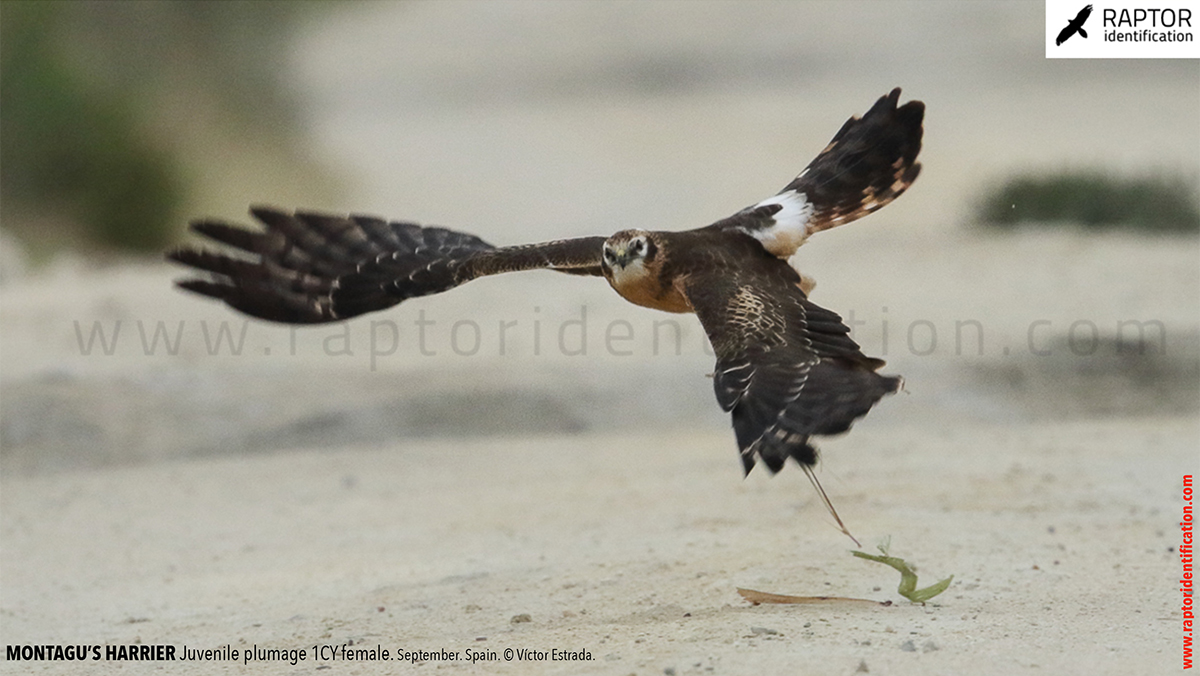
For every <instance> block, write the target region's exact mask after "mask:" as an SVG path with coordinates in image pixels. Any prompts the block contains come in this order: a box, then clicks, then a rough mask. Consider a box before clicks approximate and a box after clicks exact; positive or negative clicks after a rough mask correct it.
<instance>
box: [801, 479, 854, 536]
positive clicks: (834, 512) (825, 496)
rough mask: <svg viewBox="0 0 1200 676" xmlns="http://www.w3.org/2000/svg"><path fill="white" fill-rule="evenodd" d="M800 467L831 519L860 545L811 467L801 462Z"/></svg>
mask: <svg viewBox="0 0 1200 676" xmlns="http://www.w3.org/2000/svg"><path fill="white" fill-rule="evenodd" d="M800 467H801V469H803V470H804V473H805V474H806V475H808V480H809V481H811V482H812V485H813V488H815V489H817V495H819V496H821V502H823V503H825V509H828V510H829V513H830V514H832V515H833V520H834V521H837V525H838V527H839V528H841V529H842V532H843V533H845V534H846V537H848V538H850V539H851V540H853V541H854V544H855V545H856V546H859V547H861V546H862V545H861V544H859V542H858V539H857V538H855V537H854V536H853V535H851V534H850V529H848V528H846V524H845V523H842V517H840V516H838V513H837V510H836V509H834V508H833V503H832V502H830V500H829V495H828V494H826V493H825V489H824V488H822V487H821V482H820V481H817V475H816V474H815V473H814V472H813V470H812V467H810V466H808V465H805V464H801V465H800Z"/></svg>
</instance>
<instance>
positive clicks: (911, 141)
mask: <svg viewBox="0 0 1200 676" xmlns="http://www.w3.org/2000/svg"><path fill="white" fill-rule="evenodd" d="M899 100H900V89H899V88H896V89H893V90H892V91H891V92H890V93H889V94H888V95H887V96H884V97H882V98H880V99H879V100H878V101H876V102H875V105H873V106H871V109H870V110H868V111H867V112H866V114H865V115H863V116H862V117H861V118H859V117H857V116H856V117H852V118H850V119H849V120H847V121H846V123H845V124H844V125H842V128H841V129H840V130H838V133H837V134H835V135H834V137H833V140H831V141H830V142H829V145H827V146H825V149H824V150H822V151H821V152H820V154H818V155H817V157H816V158H815V159H813V161H812V162H810V163H809V165H808V167H806V168H805V169H804V171H802V172H800V175H799V176H797V177H796V178H795V179H794V180H793V181H792V182H791V183H789V184H787V186H786V187H784V189H783V190H781V191H780V192H779V194H777V195H775V196H773V197H770V198H768V199H765V200H763V201H762V202H759V203H758V204H755V205H753V206H751V207H748V208H746V209H743V210H742V211H740V212H738V213H737V214H734V215H733V216H731V217H729V218H727V219H725V220H723V221H718V222H717V223H716V224H714V225H715V226H717V227H721V228H729V229H736V230H739V231H741V232H745V233H746V234H748V235H751V236H753V237H755V238H756V239H758V240H759V241H760V242H762V244H763V246H764V247H765V248H766V249H767V250H768V251H770V252H771V253H773V254H775V255H776V256H779V257H780V258H788V257H790V256H791V255H792V254H794V253H795V252H796V248H797V247H799V246H800V245H801V244H803V243H804V240H805V239H807V238H808V236H809V235H811V234H813V233H814V232H820V231H822V230H828V229H829V228H832V227H836V226H838V225H842V224H843V223H849V222H850V221H853V220H855V219H857V218H861V217H863V216H866V215H867V214H869V213H871V212H873V211H875V210H877V209H879V208H881V207H883V206H884V205H886V204H888V203H889V202H891V201H892V200H894V199H896V198H897V197H899V196H900V195H901V194H903V193H904V191H905V190H907V189H908V186H910V185H912V182H913V181H915V180H916V178H917V175H918V174H919V173H920V172H921V165H920V164H918V163H917V155H918V154H919V153H920V152H921V137H922V135H923V133H924V132H923V127H922V122H923V120H924V118H925V104H924V103H922V102H920V101H909V102H908V103H906V104H904V105H903V106H897V103H898V102H899Z"/></svg>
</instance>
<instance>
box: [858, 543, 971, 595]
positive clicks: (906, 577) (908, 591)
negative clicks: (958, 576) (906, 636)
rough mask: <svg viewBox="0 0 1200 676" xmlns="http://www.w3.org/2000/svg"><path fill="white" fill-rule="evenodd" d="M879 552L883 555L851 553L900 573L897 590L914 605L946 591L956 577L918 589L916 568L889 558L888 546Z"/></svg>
mask: <svg viewBox="0 0 1200 676" xmlns="http://www.w3.org/2000/svg"><path fill="white" fill-rule="evenodd" d="M879 551H880V552H881V554H882V555H875V554H868V553H866V552H859V551H851V552H850V553H851V554H853V555H855V556H857V557H858V558H860V559H866V560H868V561H874V562H876V563H882V564H884V565H885V566H891V567H892V568H895V569H896V570H898V571H900V586H899V587H897V588H896V591H897V592H899V593H900V595H901V596H903V597H904V598H906V599H908V600H909V601H912V602H913V603H925V602H926V601H928V600H929V599H931V598H933V597H935V596H937V595H938V594H941V593H942V592H944V591H946V589H947V588H949V587H950V582H951V581H953V580H954V576H953V575H951V576H950V577H948V578H946V579H945V580H942V581H941V582H938V583H936V584H931V585H929V586H928V587H925V588H924V589H917V569H916V567H915V566H913V565H910V564H909V563H908V562H907V561H905V560H904V559H901V558H899V557H896V556H888V548H887V545H880V546H879Z"/></svg>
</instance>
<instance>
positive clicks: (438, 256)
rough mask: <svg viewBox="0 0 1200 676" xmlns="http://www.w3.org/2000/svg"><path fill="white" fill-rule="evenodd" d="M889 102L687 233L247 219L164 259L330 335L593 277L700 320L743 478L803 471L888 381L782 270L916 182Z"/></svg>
mask: <svg viewBox="0 0 1200 676" xmlns="http://www.w3.org/2000/svg"><path fill="white" fill-rule="evenodd" d="M899 96H900V90H899V89H896V90H893V91H892V92H891V93H889V94H888V95H887V96H884V97H882V98H880V99H879V100H878V101H877V102H876V103H875V105H874V106H872V107H871V109H870V110H869V111H867V113H866V114H865V115H864V116H863V117H862V118H861V119H860V118H857V117H855V118H851V119H850V120H848V121H847V122H846V123H845V124H844V125H843V126H842V128H841V129H840V130H839V131H838V133H837V134H836V135H835V136H834V137H833V140H832V141H830V143H829V145H828V146H826V148H825V149H824V150H822V151H821V153H820V154H819V155H817V157H816V158H815V159H814V160H813V161H812V162H811V163H810V164H809V165H808V167H807V168H806V169H805V170H804V171H802V172H801V173H800V175H799V176H797V177H796V179H795V180H793V181H792V182H791V183H789V184H788V185H787V186H785V187H784V189H783V190H782V191H781V192H780V193H779V194H777V195H775V196H774V197H771V198H768V199H766V200H763V201H762V202H760V203H758V204H755V205H752V206H750V207H747V208H746V209H743V210H742V211H739V212H738V213H736V214H734V215H732V216H730V217H728V218H725V219H722V220H720V221H717V222H716V223H713V224H712V225H709V226H707V227H704V228H699V229H696V230H689V231H684V232H666V231H644V230H623V231H621V232H618V233H617V234H615V235H613V236H612V237H609V238H604V237H584V238H579V239H569V240H560V241H555V242H547V243H542V244H529V245H523V246H513V247H495V246H493V245H491V244H488V243H487V242H485V241H483V240H481V239H479V238H478V237H476V236H474V235H469V234H466V233H461V232H456V231H453V230H447V229H444V228H431V227H420V226H418V225H415V224H412V223H403V222H392V223H389V222H386V221H383V220H380V219H377V218H370V217H365V216H350V217H339V216H329V215H325V214H318V213H313V212H304V211H297V212H294V213H286V212H283V211H280V210H276V209H270V208H265V207H256V208H254V209H251V214H252V215H253V216H254V217H255V218H256V219H257V220H258V221H260V222H261V223H262V224H263V225H264V226H265V229H264V230H259V231H251V230H246V229H243V228H240V227H236V226H232V225H229V224H226V223H223V222H220V221H210V220H202V221H197V222H194V223H193V224H192V229H193V230H194V231H195V232H197V233H199V234H201V235H204V236H205V237H208V238H209V239H212V240H215V241H217V242H220V243H222V244H225V245H227V246H228V247H231V249H232V251H231V252H230V253H215V252H211V251H207V250H202V249H193V248H184V249H180V250H178V251H175V252H172V253H171V254H169V256H170V258H171V259H173V260H175V261H178V262H180V263H183V264H185V265H188V266H191V267H193V268H196V269H198V270H201V271H204V272H207V273H209V276H207V277H206V278H203V279H188V280H184V281H181V282H179V286H180V287H182V288H184V289H187V290H189V291H193V292H196V293H199V294H203V295H206V296H210V297H213V298H217V299H219V300H222V301H224V302H225V303H227V304H228V305H230V306H231V307H233V308H235V309H237V310H240V311H242V312H244V313H246V314H249V315H251V316H254V317H260V318H263V319H268V320H272V321H278V322H286V323H320V322H332V321H340V320H344V319H348V318H351V317H354V316H357V315H360V314H363V313H366V312H372V311H375V310H382V309H384V308H387V307H390V306H392V305H395V304H397V303H400V302H401V301H403V300H405V299H407V298H412V297H415V296H423V295H429V294H433V293H440V292H442V291H446V290H448V289H451V288H454V287H456V286H458V285H460V284H463V283H465V282H468V281H470V280H472V279H475V278H478V277H483V276H487V275H494V274H499V273H503V272H515V271H520V270H532V269H547V268H548V269H553V270H559V271H561V272H566V273H570V274H581V275H595V276H599V275H603V276H604V277H605V278H606V279H607V280H608V282H609V283H610V284H611V285H612V286H613V288H614V289H615V290H616V291H617V292H618V293H620V294H621V295H622V296H624V297H625V298H626V299H627V300H629V301H630V302H633V303H637V304H639V305H645V306H647V307H652V308H656V309H660V310H665V311H670V312H695V313H696V315H697V316H698V317H699V319H700V322H701V324H703V326H704V329H705V331H706V332H707V334H708V336H709V338H710V339H711V341H712V344H713V348H714V350H715V353H716V356H717V366H716V372H715V374H714V379H713V382H714V386H715V389H716V395H717V401H718V403H719V404H720V405H721V407H722V408H723V409H724V410H726V411H728V412H730V413H731V414H732V417H733V427H734V431H735V434H736V437H737V443H738V448H739V449H740V451H741V457H742V463H743V467H744V469H745V471H746V472H749V471H750V469H751V468H752V467H754V465H755V462H756V460H757V459H761V460H762V461H763V463H764V464H766V465H767V467H768V468H769V469H770V470H771V471H772V472H777V471H779V470H780V469H781V468H782V467H783V465H784V463H785V461H786V460H787V459H788V458H789V457H790V458H793V459H795V460H796V461H797V462H798V463H800V465H801V466H802V467H804V468H805V470H806V471H808V470H809V468H810V466H811V465H813V464H814V463H815V462H816V457H817V451H816V449H815V448H814V447H813V445H812V443H811V437H812V436H814V435H829V434H838V433H841V432H845V431H846V430H847V429H849V427H850V425H851V424H852V423H853V422H854V420H856V419H857V418H859V417H861V416H863V415H865V414H866V413H867V412H868V411H869V410H870V409H871V407H872V406H873V405H874V404H875V403H876V402H878V401H879V399H880V398H882V397H883V396H884V395H885V394H888V393H891V392H895V391H896V390H897V389H899V387H900V384H901V379H900V378H899V377H896V376H883V375H879V374H878V373H876V371H877V370H878V369H879V368H880V367H881V366H883V362H882V361H881V360H878V359H872V358H870V357H867V356H865V355H864V354H863V353H862V351H861V350H860V349H859V346H858V345H857V344H856V343H855V342H854V341H853V340H852V339H851V338H850V336H849V330H848V329H847V328H846V326H845V324H843V323H842V320H841V318H840V317H839V316H838V315H837V314H835V313H833V312H830V311H829V310H826V309H824V308H821V307H819V306H817V305H815V304H813V303H812V302H811V301H809V300H808V297H807V295H806V294H805V292H804V291H803V290H802V288H807V287H806V283H807V282H806V280H804V279H802V278H801V276H800V274H799V273H798V272H797V271H796V270H794V269H793V268H792V267H791V266H790V265H789V264H788V263H787V259H788V257H790V256H791V255H792V254H793V253H794V252H795V250H796V248H797V247H799V246H800V245H801V244H803V243H804V241H805V240H806V239H807V237H808V236H809V235H811V234H812V233H814V232H819V231H821V230H825V229H828V228H831V227H835V226H837V225H841V224H843V223H848V222H850V221H852V220H854V219H856V218H859V217H861V216H864V215H866V214H869V213H871V212H873V211H875V210H877V209H879V208H880V207H882V206H883V205H885V204H887V203H889V202H891V201H892V200H894V199H895V198H896V197H898V196H899V195H900V194H901V193H903V192H904V191H905V190H906V189H907V188H908V186H909V185H911V184H912V182H913V181H914V180H915V179H916V177H917V174H918V173H919V171H920V165H919V164H917V162H916V158H917V155H918V153H919V152H920V149H921V136H922V127H921V125H922V120H923V117H924V104H922V103H921V102H919V101H910V102H908V103H907V104H905V105H903V106H899V105H898V102H899ZM810 476H811V473H810Z"/></svg>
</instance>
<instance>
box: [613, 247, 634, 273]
mask: <svg viewBox="0 0 1200 676" xmlns="http://www.w3.org/2000/svg"><path fill="white" fill-rule="evenodd" d="M609 251H611V252H612V254H613V257H612V267H614V268H621V269H624V268H625V266H626V265H629V261H631V260H633V255H632V254H630V253H629V248H628V247H624V246H616V247H612V248H611V249H609Z"/></svg>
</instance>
